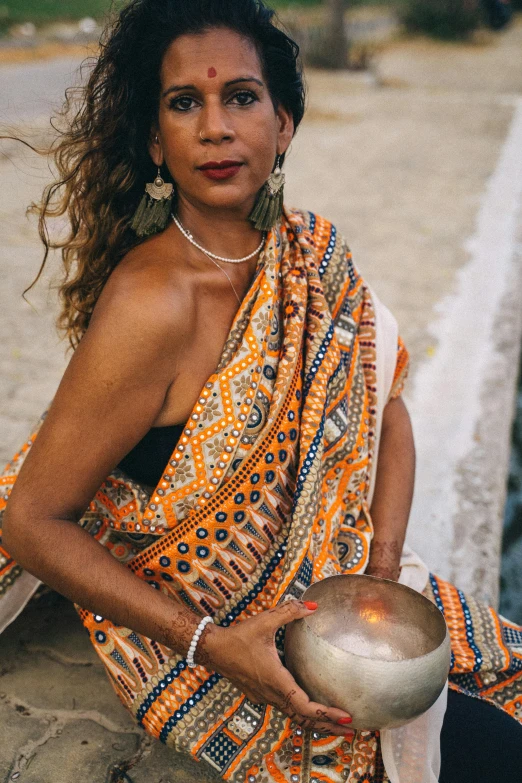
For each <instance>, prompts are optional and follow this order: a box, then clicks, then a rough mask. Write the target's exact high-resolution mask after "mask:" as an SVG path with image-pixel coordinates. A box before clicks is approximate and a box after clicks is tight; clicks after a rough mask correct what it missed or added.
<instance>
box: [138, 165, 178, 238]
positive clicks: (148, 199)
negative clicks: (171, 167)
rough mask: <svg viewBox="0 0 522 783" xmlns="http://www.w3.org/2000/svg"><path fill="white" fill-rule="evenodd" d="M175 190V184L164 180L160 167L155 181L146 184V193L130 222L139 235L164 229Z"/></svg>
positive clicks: (155, 232) (142, 235) (143, 235)
mask: <svg viewBox="0 0 522 783" xmlns="http://www.w3.org/2000/svg"><path fill="white" fill-rule="evenodd" d="M173 192H174V185H173V184H172V183H171V182H165V181H164V180H163V178H162V176H161V174H160V169H159V168H158V176H157V177H156V179H155V180H154V182H148V183H147V184H146V185H145V193H144V194H143V197H142V199H141V201H140V203H139V205H138V209H137V210H136V212H135V213H134V216H133V218H132V222H131V224H130V225H131V228H132V230H133V231H135V232H136V234H137V235H138V236H139V237H146V236H151V235H152V234H157V233H158V232H159V231H163V229H164V228H165V227H166V225H167V222H168V219H169V215H170V211H171V203H172V197H173Z"/></svg>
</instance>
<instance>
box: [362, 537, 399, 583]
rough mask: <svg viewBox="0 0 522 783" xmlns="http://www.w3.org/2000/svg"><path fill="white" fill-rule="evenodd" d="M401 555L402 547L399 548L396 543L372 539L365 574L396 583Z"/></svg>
mask: <svg viewBox="0 0 522 783" xmlns="http://www.w3.org/2000/svg"><path fill="white" fill-rule="evenodd" d="M401 553H402V547H399V544H398V543H397V541H393V540H391V541H382V540H379V539H375V538H374V540H373V541H372V543H371V546H370V559H369V560H368V565H367V566H366V571H365V573H366V574H368V576H378V577H380V578H381V579H391V580H392V581H394V582H398V581H399V577H400V575H401Z"/></svg>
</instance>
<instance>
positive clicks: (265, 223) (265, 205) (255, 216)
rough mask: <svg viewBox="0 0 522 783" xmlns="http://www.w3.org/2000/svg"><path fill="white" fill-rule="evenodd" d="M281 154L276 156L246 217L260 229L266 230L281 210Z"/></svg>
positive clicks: (283, 179)
mask: <svg viewBox="0 0 522 783" xmlns="http://www.w3.org/2000/svg"><path fill="white" fill-rule="evenodd" d="M280 161H281V155H278V156H277V158H276V165H275V168H274V170H273V171H272V173H271V174H270V176H269V177H268V179H267V181H266V182H265V184H264V185H263V187H262V188H261V190H260V191H259V193H258V194H257V197H256V200H255V203H254V206H253V208H252V211H251V213H250V215H249V216H248V219H249V220H250V221H252V223H253V224H254V225H255V227H256V228H257V229H259V230H260V231H268V230H269V229H270V228H272V226H273V225H274V223H275V222H276V220H277V219H278V218H279V217H281V214H282V212H283V185H284V184H285V175H284V174H283V172H282V171H281V165H280Z"/></svg>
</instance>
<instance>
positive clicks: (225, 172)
mask: <svg viewBox="0 0 522 783" xmlns="http://www.w3.org/2000/svg"><path fill="white" fill-rule="evenodd" d="M242 165H243V164H242V163H236V162H232V161H231V162H230V163H228V161H224V165H223V163H221V164H219V165H216V166H212V165H209V164H205V167H204V168H203V167H200V171H201V173H202V174H204V175H205V177H208V179H230V177H234V176H235V175H236V174H237V172H238V171H239V169H240V168H241V166H242Z"/></svg>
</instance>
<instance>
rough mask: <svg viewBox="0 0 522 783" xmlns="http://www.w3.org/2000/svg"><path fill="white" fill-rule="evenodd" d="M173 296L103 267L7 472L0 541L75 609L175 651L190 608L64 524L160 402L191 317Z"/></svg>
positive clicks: (145, 277) (193, 620)
mask: <svg viewBox="0 0 522 783" xmlns="http://www.w3.org/2000/svg"><path fill="white" fill-rule="evenodd" d="M181 299H182V296H181V292H180V293H179V294H177V293H176V291H175V290H173V289H172V286H171V287H170V288H169V287H167V286H166V285H165V281H164V280H163V279H157V280H156V283H155V282H154V279H151V275H150V273H149V272H148V271H146V270H145V269H143V270H140V269H139V268H136V269H134V270H131V271H130V272H128V273H127V272H126V273H125V274H122V273H120V272H119V270H116V272H115V273H113V276H112V278H111V279H109V281H108V282H107V284H106V286H105V288H104V290H103V292H102V294H101V296H100V299H99V300H98V302H97V304H96V307H95V311H94V313H93V316H92V320H91V323H90V325H89V329H88V330H87V332H86V334H85V335H84V337H83V339H82V341H81V343H80V345H79V346H78V348H77V349H76V351H75V353H74V355H73V356H72V358H71V361H70V362H69V365H68V367H67V369H66V371H65V373H64V376H63V379H62V381H61V383H60V386H59V388H58V391H57V393H56V396H55V398H54V400H53V403H52V405H51V407H50V409H49V412H48V414H47V417H46V419H45V421H44V422H43V424H42V426H41V429H40V432H39V433H38V437H37V438H36V440H35V442H34V444H33V446H32V448H31V450H30V452H29V454H28V456H27V459H26V461H25V463H24V465H23V467H22V469H21V471H20V474H19V476H18V478H17V481H16V483H15V486H14V488H13V491H12V493H11V497H10V499H9V502H8V504H7V508H6V511H5V515H4V523H3V545H4V547H5V548H6V549H7V551H8V552H9V553H10V554H11V555H12V556H13V557H14V558H15V560H16V561H17V562H19V563H20V565H22V566H23V567H24V568H26V569H27V570H28V571H29V572H30V573H32V574H34V575H35V576H37V577H38V578H39V579H41V580H42V581H43V582H45V583H46V584H48V585H50V586H51V587H52V588H53V589H55V590H57V591H58V592H60V593H62V594H63V595H65V596H66V597H68V598H70V599H71V600H73V601H75V602H77V603H79V604H80V605H81V606H83V607H84V608H86V609H88V610H91V611H93V612H96V613H97V614H100V615H102V616H104V617H108V618H110V619H111V620H112V621H114V622H116V623H117V624H121V625H123V626H126V627H130V628H133V629H134V630H136V631H138V632H140V633H143V634H144V635H145V636H148V637H149V638H153V639H156V640H158V641H160V642H162V643H164V644H167V645H168V646H169V647H171V648H173V649H175V650H176V651H178V652H181V653H183V654H185V653H186V651H187V649H188V644H189V642H190V639H191V637H192V634H193V632H194V629H195V627H196V626H197V623H198V618H197V617H196V616H195V615H194V614H193V613H191V612H190V611H188V610H185V609H184V608H183V607H182V606H181V605H180V606H179V607H178V605H177V604H176V603H175V602H173V601H172V600H170V599H169V598H167V596H165V595H164V594H162V593H160V592H159V591H156V590H154V589H152V588H151V587H150V586H149V585H148V584H146V583H145V582H143V581H142V580H140V579H139V578H138V577H136V576H135V575H134V574H133V573H132V572H131V571H130V570H129V569H128V568H127V567H126V566H124V565H123V564H121V563H119V562H118V561H117V560H115V559H114V558H113V557H112V555H111V554H110V553H109V552H108V551H107V550H106V549H104V548H103V547H102V546H101V545H100V544H99V543H98V542H97V541H95V540H94V539H93V538H91V536H90V535H89V534H88V533H87V532H86V531H84V530H83V529H82V528H80V527H78V526H77V525H76V524H75V523H76V522H77V521H78V520H79V519H80V518H81V517H82V516H83V514H84V512H85V510H86V508H87V507H88V505H89V503H90V501H91V500H92V498H93V497H94V495H95V493H96V492H97V490H98V488H99V487H100V485H101V483H102V482H103V480H104V479H105V478H106V477H107V475H108V474H109V473H110V472H111V470H112V469H113V468H114V466H115V465H116V464H117V463H118V462H119V461H120V459H122V457H124V456H125V454H127V453H128V451H129V450H130V449H131V448H132V447H133V446H134V445H135V444H136V443H137V442H138V441H139V440H140V439H141V438H142V437H143V436H144V435H145V433H146V432H147V431H148V429H149V428H150V426H151V425H152V424H153V422H154V420H155V419H156V417H157V415H158V413H159V411H160V410H161V407H162V405H163V402H164V399H165V395H166V393H167V390H168V388H169V386H170V384H171V383H172V381H173V379H174V377H175V372H176V368H175V364H176V356H177V350H178V349H179V345H180V344H181V343H182V341H183V339H184V337H185V334H186V330H188V329H190V328H191V323H190V314H189V313H188V312H187V304H186V302H185V303H183V302H182V301H181Z"/></svg>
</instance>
